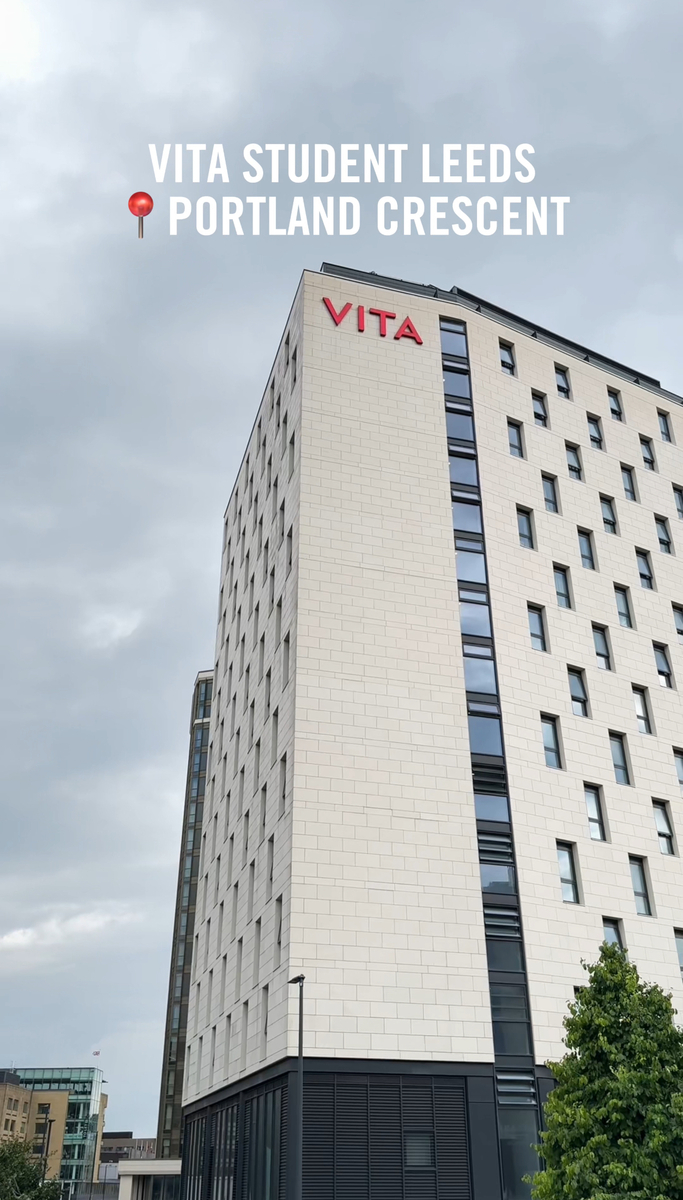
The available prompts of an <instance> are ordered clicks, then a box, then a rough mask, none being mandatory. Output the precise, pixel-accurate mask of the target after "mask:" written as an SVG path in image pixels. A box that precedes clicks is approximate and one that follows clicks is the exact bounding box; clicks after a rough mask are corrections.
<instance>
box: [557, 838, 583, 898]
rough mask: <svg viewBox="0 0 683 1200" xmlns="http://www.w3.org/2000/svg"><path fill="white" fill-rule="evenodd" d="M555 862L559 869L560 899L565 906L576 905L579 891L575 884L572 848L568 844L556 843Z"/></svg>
mask: <svg viewBox="0 0 683 1200" xmlns="http://www.w3.org/2000/svg"><path fill="white" fill-rule="evenodd" d="M557 862H558V865H559V868H560V885H561V887H562V899H563V900H564V902H565V904H578V903H579V889H578V886H577V883H576V867H575V864H574V847H573V846H572V845H570V843H569V842H558V843H557Z"/></svg>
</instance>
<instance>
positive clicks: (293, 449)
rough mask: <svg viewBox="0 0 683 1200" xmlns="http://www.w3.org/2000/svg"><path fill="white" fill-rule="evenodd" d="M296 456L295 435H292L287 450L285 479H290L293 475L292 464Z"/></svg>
mask: <svg viewBox="0 0 683 1200" xmlns="http://www.w3.org/2000/svg"><path fill="white" fill-rule="evenodd" d="M295 454H296V434H295V433H293V434H292V436H291V438H290V439H289V450H288V459H287V478H288V479H291V478H292V475H293V474H294V462H295Z"/></svg>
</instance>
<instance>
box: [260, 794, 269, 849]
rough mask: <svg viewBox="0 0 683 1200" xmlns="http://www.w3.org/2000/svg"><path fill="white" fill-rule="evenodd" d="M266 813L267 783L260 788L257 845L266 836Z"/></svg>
mask: <svg viewBox="0 0 683 1200" xmlns="http://www.w3.org/2000/svg"><path fill="white" fill-rule="evenodd" d="M267 815H268V785H267V784H264V785H263V787H262V788H261V804H260V813H259V845H260V843H261V842H262V841H263V839H264V837H265V836H266V817H267Z"/></svg>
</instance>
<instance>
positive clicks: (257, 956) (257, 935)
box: [251, 917, 261, 987]
mask: <svg viewBox="0 0 683 1200" xmlns="http://www.w3.org/2000/svg"><path fill="white" fill-rule="evenodd" d="M260 965H261V918H260V917H259V919H258V921H255V922H254V961H253V963H252V979H251V986H252V987H258V980H259V967H260Z"/></svg>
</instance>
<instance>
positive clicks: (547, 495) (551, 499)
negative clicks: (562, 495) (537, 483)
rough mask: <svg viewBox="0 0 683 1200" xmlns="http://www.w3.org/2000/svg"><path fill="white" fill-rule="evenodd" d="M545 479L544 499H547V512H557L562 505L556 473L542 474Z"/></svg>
mask: <svg viewBox="0 0 683 1200" xmlns="http://www.w3.org/2000/svg"><path fill="white" fill-rule="evenodd" d="M541 479H542V480H543V499H544V500H545V507H546V512H551V513H556V512H559V511H560V506H559V504H558V500H557V480H556V479H555V476H554V475H541Z"/></svg>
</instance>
